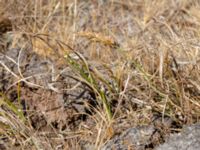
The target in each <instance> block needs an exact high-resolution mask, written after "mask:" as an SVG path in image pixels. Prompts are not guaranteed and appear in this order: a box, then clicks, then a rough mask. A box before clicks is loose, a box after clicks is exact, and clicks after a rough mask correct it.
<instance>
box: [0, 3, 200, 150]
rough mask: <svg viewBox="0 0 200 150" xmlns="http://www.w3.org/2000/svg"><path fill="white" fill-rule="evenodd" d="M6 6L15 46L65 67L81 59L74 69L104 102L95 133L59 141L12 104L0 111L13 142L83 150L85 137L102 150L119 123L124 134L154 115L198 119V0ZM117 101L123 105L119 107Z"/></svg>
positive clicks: (179, 121)
mask: <svg viewBox="0 0 200 150" xmlns="http://www.w3.org/2000/svg"><path fill="white" fill-rule="evenodd" d="M0 2H1V5H0V6H1V7H2V8H1V9H0V13H1V14H2V16H7V17H8V18H10V20H11V21H12V23H13V28H14V30H13V32H12V38H13V42H12V47H16V46H17V47H20V46H22V47H26V46H27V45H32V47H33V50H34V51H35V52H36V53H37V54H38V55H40V56H41V57H44V58H49V59H52V60H55V61H56V62H58V64H57V65H58V66H59V65H67V64H68V65H70V61H73V59H75V58H77V57H70V59H71V60H68V61H67V60H66V56H71V55H72V54H73V56H74V54H78V57H79V58H78V59H79V60H80V58H81V59H82V61H76V59H75V62H76V63H75V64H73V65H71V67H72V69H75V71H76V73H77V78H78V80H81V81H82V82H85V83H86V84H87V85H88V86H89V87H90V88H91V89H92V90H94V91H95V93H96V95H97V97H98V99H99V107H98V108H94V111H96V114H95V115H93V116H89V117H90V118H91V120H93V122H94V125H93V127H92V128H87V127H86V126H84V123H83V125H82V126H80V128H79V129H78V130H77V131H74V133H73V134H71V133H69V132H67V131H66V132H60V131H55V133H57V138H53V142H52V141H51V140H52V138H48V136H47V135H45V136H42V135H41V133H40V132H37V131H35V130H34V129H33V128H32V127H31V126H30V125H29V124H28V121H27V122H23V121H22V120H21V119H19V114H18V113H13V111H12V109H11V108H13V107H11V108H10V107H8V108H6V110H3V109H1V110H0V111H1V114H0V123H1V124H2V125H3V126H2V127H1V128H2V129H1V135H2V137H5V136H6V137H9V140H11V143H14V144H16V142H15V141H14V140H16V141H17V142H18V144H20V145H21V147H23V148H26V146H27V145H29V146H32V149H40V148H42V149H45V148H44V147H50V148H51V149H54V148H55V146H52V145H51V144H52V143H54V144H55V143H56V144H57V145H58V146H59V144H60V145H64V146H65V148H73V149H81V147H80V145H81V143H80V139H87V140H86V141H88V142H91V143H93V144H94V145H95V147H96V148H99V147H100V146H101V145H102V144H104V143H105V141H107V140H108V139H109V138H111V137H112V136H113V135H114V134H115V132H114V131H113V129H114V127H115V126H117V127H118V128H120V129H119V132H121V131H122V130H123V129H125V128H127V127H130V126H135V125H144V124H148V123H150V122H151V117H152V116H153V115H154V114H161V115H162V116H163V117H164V116H169V117H171V118H172V119H173V120H174V121H175V122H176V124H177V126H183V125H185V124H191V123H195V122H198V121H199V117H200V102H199V100H200V86H199V85H200V45H199V43H200V40H199V39H200V30H199V29H200V16H199V14H200V12H199V10H200V4H199V3H198V1H195V0H163V1H157V0H152V1H150V0H143V1H138V0H127V1H123V0H112V1H104V0H99V1H90V0H86V1H81V0H68V1H67V0H60V1H59V0H33V1H28V2H27V1H26V0H20V1H17V2H16V1H15V0H9V2H8V1H6V0H1V1H0ZM79 55H80V56H79ZM68 58H69V57H68ZM99 66H100V68H101V69H100V70H99V69H98V67H99ZM76 67H78V72H77V68H76ZM81 67H82V68H81ZM89 67H91V68H92V69H91V68H90V69H89ZM80 68H81V69H82V70H81V69H80ZM87 69H88V70H87ZM102 70H103V71H102ZM88 74H89V75H88ZM87 75H88V76H87ZM19 78H20V77H19ZM18 80H20V79H18ZM102 88H103V89H102ZM3 92H4V91H2V93H3ZM113 100H115V101H117V105H115V106H113V105H112V101H113ZM1 101H3V98H2V99H1ZM102 103H103V104H104V107H102ZM2 105H3V104H2ZM135 105H137V107H133V106H135ZM109 107H110V108H109ZM109 109H111V110H109ZM5 111H7V112H5ZM111 111H112V112H111ZM27 120H28V119H27ZM5 121H6V122H5ZM115 129H116V128H115ZM66 139H67V144H66V143H65V142H64V141H65V140H66ZM41 141H44V143H43V142H41ZM58 141H59V142H58ZM58 143H59V144H58ZM56 144H55V145H56Z"/></svg>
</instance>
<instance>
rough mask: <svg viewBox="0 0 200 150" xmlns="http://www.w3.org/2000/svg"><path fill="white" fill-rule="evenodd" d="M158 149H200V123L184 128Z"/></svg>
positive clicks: (157, 149)
mask: <svg viewBox="0 0 200 150" xmlns="http://www.w3.org/2000/svg"><path fill="white" fill-rule="evenodd" d="M156 150H200V124H195V125H192V126H189V127H185V128H183V131H182V132H181V133H179V134H174V135H172V136H170V138H169V140H168V141H167V142H165V143H164V144H163V145H161V146H159V147H158V148H156Z"/></svg>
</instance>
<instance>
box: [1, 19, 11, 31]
mask: <svg viewBox="0 0 200 150" xmlns="http://www.w3.org/2000/svg"><path fill="white" fill-rule="evenodd" d="M8 31H12V23H11V21H10V19H8V18H1V19H0V35H2V34H4V33H6V32H8Z"/></svg>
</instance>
